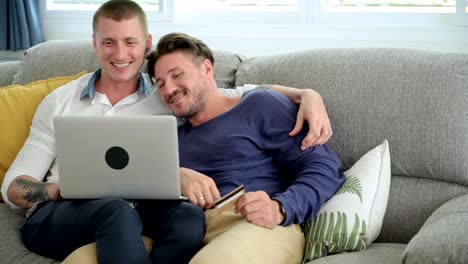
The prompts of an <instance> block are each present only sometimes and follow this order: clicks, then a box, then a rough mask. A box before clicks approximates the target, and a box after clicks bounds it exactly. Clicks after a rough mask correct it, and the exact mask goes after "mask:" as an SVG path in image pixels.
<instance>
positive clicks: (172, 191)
mask: <svg viewBox="0 0 468 264" xmlns="http://www.w3.org/2000/svg"><path fill="white" fill-rule="evenodd" d="M53 122H54V129H55V139H56V147H57V162H58V171H59V178H60V191H61V194H62V196H63V197H64V198H67V199H97V198H105V197H118V198H123V199H180V198H181V191H180V176H179V154H178V142H177V121H176V119H175V117H173V116H112V117H109V116H60V117H56V118H54V120H53Z"/></svg>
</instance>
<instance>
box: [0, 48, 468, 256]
mask: <svg viewBox="0 0 468 264" xmlns="http://www.w3.org/2000/svg"><path fill="white" fill-rule="evenodd" d="M0 66H1V67H0V86H5V85H8V84H27V83H29V82H31V81H34V80H40V79H45V78H49V77H53V76H61V75H72V74H76V73H77V72H80V71H82V70H87V71H93V70H95V69H96V68H97V67H98V61H97V60H96V59H95V57H94V55H93V49H92V45H91V41H88V40H86V41H49V42H46V43H43V44H41V45H38V46H35V47H33V48H31V49H29V50H28V51H27V52H26V53H25V56H24V58H23V60H22V61H21V62H18V63H11V62H9V63H0ZM215 75H216V80H217V82H218V85H219V86H220V87H233V86H238V85H243V84H246V83H254V84H269V83H274V84H282V85H288V86H293V87H298V88H308V87H310V88H313V89H315V90H317V91H318V92H319V93H320V94H321V95H322V97H323V98H324V101H325V104H326V106H327V109H328V113H329V115H330V118H331V121H332V125H333V129H334V135H333V137H332V139H331V140H330V142H329V144H330V146H331V147H332V148H333V149H334V150H335V151H336V152H337V153H338V155H339V157H340V158H341V160H342V162H343V167H344V168H343V169H345V170H346V169H348V168H349V167H351V166H352V165H353V164H354V163H355V162H356V161H357V160H358V159H359V158H360V157H361V156H362V155H363V154H365V153H366V152H367V151H368V150H370V149H372V148H373V147H375V146H377V145H379V143H381V142H382V140H384V139H388V142H389V145H390V150H391V162H392V166H391V169H392V178H391V187H390V195H389V201H388V206H387V211H386V214H385V218H384V221H383V226H382V230H381V232H380V235H379V237H378V238H377V240H376V241H375V242H374V243H373V244H371V245H370V247H368V248H367V249H366V250H364V251H361V252H353V253H342V254H338V255H332V256H328V257H324V258H320V259H317V260H315V261H312V262H310V263H317V264H320V263H369V264H370V263H388V264H394V263H468V206H467V204H468V195H466V194H467V193H468V54H460V53H438V52H429V51H421V50H410V49H381V48H368V49H367V48H366V49H316V50H307V51H302V52H294V53H284V54H278V55H274V56H258V57H249V58H248V57H245V56H242V55H238V54H233V53H229V52H223V51H216V52H215ZM19 107H20V106H19ZM3 125H8V124H2V126H3ZM23 215H24V212H23V211H21V210H20V211H14V210H11V209H9V208H8V207H7V206H6V205H5V204H0V237H2V239H3V241H2V243H1V244H0V263H28V264H29V263H56V262H54V261H53V260H50V259H46V258H42V257H39V256H37V255H35V254H33V253H30V252H28V251H27V250H26V249H25V248H24V247H23V246H22V244H21V241H20V239H19V233H18V228H19V226H20V225H21V223H22V221H23Z"/></svg>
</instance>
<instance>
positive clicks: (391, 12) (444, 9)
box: [176, 0, 468, 25]
mask: <svg viewBox="0 0 468 264" xmlns="http://www.w3.org/2000/svg"><path fill="white" fill-rule="evenodd" d="M178 2H179V3H181V4H179V5H178V6H177V7H176V8H177V9H178V10H176V19H177V20H179V21H195V22H196V21H199V22H208V21H216V22H234V23H239V22H256V23H259V22H260V23H279V24H291V23H294V24H304V23H305V24H347V25H348V24H367V25H375V24H386V25H389V24H392V25H394V24H405V25H407V24H419V25H428V24H429V25H430V24H433V25H441V24H442V25H443V24H445V25H454V24H461V23H460V19H461V18H458V17H462V16H463V17H464V20H466V7H465V6H466V3H468V0H367V1H363V0H321V1H320V0H198V1H191V0H178ZM457 7H458V9H460V10H461V11H457V10H458V9H457ZM463 10H465V12H463ZM460 12H461V13H462V14H461V15H459V14H458V13H460ZM455 13H457V15H455ZM177 14H180V15H177ZM456 17H457V18H456Z"/></svg>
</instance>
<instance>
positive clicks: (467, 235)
mask: <svg viewBox="0 0 468 264" xmlns="http://www.w3.org/2000/svg"><path fill="white" fill-rule="evenodd" d="M403 263H406V264H430V263H452V264H462V263H468V195H464V196H460V197H457V198H455V199H453V200H450V201H449V202H447V203H445V204H444V205H442V206H441V207H440V208H439V209H437V210H436V211H435V212H434V213H433V214H432V215H431V216H430V217H429V218H428V219H427V221H426V222H425V223H424V225H423V227H422V228H421V230H420V231H419V232H418V233H417V234H416V236H414V237H413V238H412V239H411V241H410V242H409V243H408V246H407V247H406V249H405V251H404V254H403Z"/></svg>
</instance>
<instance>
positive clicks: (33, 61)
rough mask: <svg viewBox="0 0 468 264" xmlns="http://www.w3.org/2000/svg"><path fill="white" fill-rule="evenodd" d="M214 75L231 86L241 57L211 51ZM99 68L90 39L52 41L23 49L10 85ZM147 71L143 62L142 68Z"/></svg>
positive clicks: (224, 83) (220, 81) (219, 82)
mask: <svg viewBox="0 0 468 264" xmlns="http://www.w3.org/2000/svg"><path fill="white" fill-rule="evenodd" d="M214 56H215V77H216V82H217V84H218V86H219V87H225V88H229V87H233V86H234V77H235V73H236V69H237V67H238V65H239V64H240V62H241V57H239V56H238V55H235V54H233V53H230V52H224V51H214ZM98 68H99V61H98V59H97V58H96V55H95V53H94V49H93V44H92V41H91V40H53V41H47V42H44V43H41V44H39V45H36V46H34V47H32V48H30V49H28V50H27V51H26V52H25V56H24V58H23V61H22V62H21V64H20V66H19V68H18V72H17V73H16V75H15V76H14V80H13V84H27V83H30V82H32V81H35V80H42V79H47V78H50V77H55V76H63V75H71V74H76V73H78V72H80V71H87V72H93V71H95V70H96V69H98ZM142 70H143V71H145V70H146V65H144V66H143V68H142Z"/></svg>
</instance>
